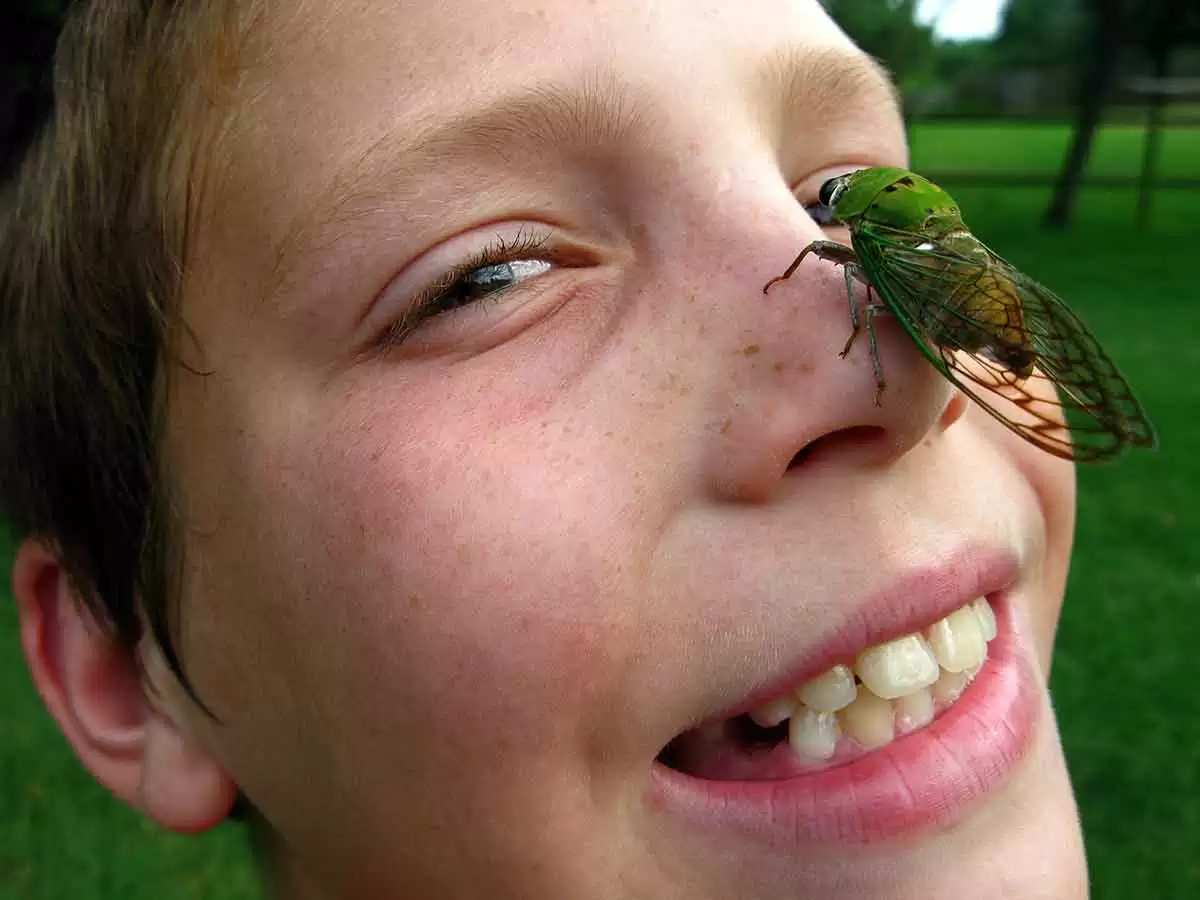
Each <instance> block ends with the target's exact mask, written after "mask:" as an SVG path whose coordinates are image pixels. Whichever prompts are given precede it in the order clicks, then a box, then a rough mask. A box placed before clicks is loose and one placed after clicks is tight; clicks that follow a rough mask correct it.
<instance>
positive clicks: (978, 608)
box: [971, 597, 996, 641]
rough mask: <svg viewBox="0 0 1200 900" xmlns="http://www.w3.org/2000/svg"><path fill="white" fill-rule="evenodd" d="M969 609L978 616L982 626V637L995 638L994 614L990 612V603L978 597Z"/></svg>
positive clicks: (986, 639) (986, 638)
mask: <svg viewBox="0 0 1200 900" xmlns="http://www.w3.org/2000/svg"><path fill="white" fill-rule="evenodd" d="M971 609H973V610H975V615H977V616H979V623H980V624H981V625H982V626H983V639H984V640H985V641H990V640H992V639H993V638H995V637H996V614H995V613H994V612H992V605H991V604H990V603H988V602H987V600H985V599H984V598H983V597H980V598H979V599H978V600H976V601H975V602H974V603H972V604H971Z"/></svg>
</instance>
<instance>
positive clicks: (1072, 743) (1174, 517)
mask: <svg viewBox="0 0 1200 900" xmlns="http://www.w3.org/2000/svg"><path fill="white" fill-rule="evenodd" d="M1065 130H1066V129H1065V127H1059V128H1058V129H1057V131H1056V130H1055V129H1054V128H1052V127H1047V128H1031V127H1030V126H1027V125H1005V124H1003V123H989V124H987V125H984V126H964V125H958V124H953V125H947V124H930V125H918V126H916V128H915V130H914V135H913V144H914V148H915V162H914V165H915V167H916V168H917V169H918V170H921V169H933V168H938V169H942V170H946V171H951V170H953V169H954V168H955V167H960V168H962V169H971V170H976V169H986V168H988V167H995V166H997V165H1003V166H1004V167H1011V166H1013V165H1028V166H1029V167H1031V168H1033V169H1035V170H1040V169H1045V170H1049V171H1052V170H1053V169H1054V167H1055V166H1056V165H1057V164H1058V162H1059V161H1060V160H1061V152H1062V148H1061V143H1062V141H1064V140H1065ZM1198 139H1200V132H1197V131H1195V130H1190V131H1189V130H1180V131H1179V132H1178V133H1176V132H1172V134H1171V135H1170V136H1169V140H1168V142H1167V147H1168V148H1175V149H1169V152H1168V154H1167V158H1168V159H1169V160H1170V162H1169V167H1178V169H1179V171H1180V173H1181V174H1188V175H1193V176H1194V175H1198V174H1200V171H1198V170H1200V152H1198V150H1197V141H1198ZM1128 140H1129V137H1128V135H1127V134H1126V130H1125V129H1116V130H1113V131H1111V132H1105V133H1103V134H1102V135H1101V140H1100V145H1099V146H1100V147H1101V148H1111V150H1107V149H1106V150H1104V151H1103V152H1102V153H1100V155H1099V156H1098V158H1097V161H1096V164H1097V166H1100V167H1110V168H1113V169H1115V170H1122V171H1123V170H1124V168H1127V167H1131V166H1136V160H1137V154H1136V153H1133V154H1130V153H1129V152H1127V151H1126V150H1123V149H1122V147H1123V146H1125V145H1126V143H1127V142H1128ZM1164 165H1165V166H1167V165H1168V164H1167V163H1164ZM944 185H945V186H946V187H947V188H948V189H950V190H951V191H952V192H953V193H954V194H955V196H956V197H957V198H958V199H959V201H960V202H961V204H962V206H963V208H964V210H965V211H966V213H967V217H968V221H969V223H970V224H971V225H972V226H973V227H974V229H975V231H976V232H977V233H979V234H980V235H981V236H982V237H983V238H984V239H985V240H986V241H988V242H989V243H991V244H992V245H993V246H994V247H995V248H996V249H997V250H999V251H1000V252H1001V253H1003V254H1004V255H1006V256H1007V257H1009V258H1010V259H1011V260H1012V261H1013V262H1014V263H1016V264H1017V265H1019V266H1021V267H1022V268H1024V269H1025V270H1026V271H1028V272H1029V273H1030V274H1032V275H1034V276H1035V277H1037V278H1039V279H1041V280H1043V281H1045V282H1046V283H1047V284H1049V285H1051V286H1052V287H1054V288H1055V289H1056V290H1058V291H1059V292H1060V293H1061V294H1063V295H1064V296H1065V297H1067V298H1068V299H1069V300H1070V301H1071V302H1072V304H1073V305H1074V306H1076V308H1077V309H1079V310H1080V311H1081V312H1082V313H1083V314H1084V316H1085V317H1086V318H1087V320H1088V321H1089V322H1090V323H1091V324H1092V325H1093V327H1094V328H1095V330H1096V332H1097V333H1098V335H1099V336H1100V338H1101V340H1102V342H1103V344H1104V345H1105V347H1107V348H1108V349H1109V351H1110V352H1111V354H1112V355H1113V356H1114V357H1115V358H1116V359H1117V360H1118V361H1119V362H1120V364H1121V365H1122V367H1123V368H1124V369H1125V371H1126V373H1127V375H1128V376H1129V377H1130V379H1131V381H1132V382H1133V384H1134V385H1135V387H1136V388H1137V389H1138V390H1139V393H1140V395H1141V396H1142V399H1143V400H1144V402H1145V404H1146V406H1147V407H1148V409H1149V411H1150V413H1151V415H1152V417H1153V418H1154V420H1155V423H1156V424H1157V426H1158V428H1159V432H1160V437H1161V442H1162V449H1161V450H1160V451H1158V452H1155V453H1137V454H1134V455H1131V456H1129V457H1127V458H1125V459H1124V460H1122V461H1121V462H1120V463H1118V464H1116V465H1110V466H1104V467H1098V468H1088V469H1083V470H1081V471H1080V473H1079V482H1080V497H1079V526H1078V538H1077V544H1076V547H1077V549H1076V554H1075V561H1074V565H1073V569H1072V575H1071V580H1070V586H1069V591H1068V600H1067V604H1066V609H1065V614H1064V617H1063V622H1062V627H1061V631H1060V637H1059V650H1058V655H1057V657H1056V663H1055V669H1054V675H1053V690H1054V697H1055V705H1056V708H1057V710H1058V714H1059V717H1060V723H1061V728H1062V732H1063V738H1064V742H1065V745H1066V750H1067V756H1068V758H1069V762H1070V766H1071V771H1072V774H1073V777H1074V781H1075V786H1076V790H1077V792H1078V795H1079V802H1080V806H1081V809H1082V815H1083V822H1084V829H1085V834H1086V839H1087V846H1088V851H1089V858H1090V865H1091V870H1092V879H1093V895H1094V897H1096V898H1097V900H1126V898H1131V897H1169V898H1176V897H1200V858H1198V856H1197V849H1198V848H1200V803H1197V802H1196V801H1197V798H1200V784H1198V783H1197V782H1198V780H1200V750H1198V748H1200V694H1198V693H1197V691H1196V689H1195V685H1196V677H1197V674H1198V671H1197V665H1196V648H1197V647H1200V615H1197V606H1196V600H1197V595H1198V594H1200V547H1198V542H1197V538H1198V536H1200V527H1198V525H1200V513H1198V509H1200V415H1197V413H1198V411H1200V342H1197V340H1196V335H1197V334H1198V333H1200V315H1198V314H1197V307H1196V298H1197V290H1196V274H1195V273H1196V266H1197V248H1198V247H1200V215H1197V213H1196V208H1197V206H1198V205H1200V192H1197V191H1166V190H1163V191H1160V192H1159V193H1158V194H1157V195H1156V197H1155V206H1154V218H1153V223H1152V225H1151V227H1150V229H1149V230H1138V229H1137V228H1136V227H1135V226H1134V224H1133V222H1134V220H1135V205H1136V197H1135V192H1134V191H1132V190H1127V189H1126V190H1099V189H1087V190H1085V191H1084V192H1083V194H1082V196H1081V198H1080V206H1079V211H1078V216H1077V222H1076V225H1075V227H1074V228H1073V229H1071V230H1069V231H1056V232H1046V231H1044V230H1041V229H1040V228H1039V227H1037V225H1036V224H1035V223H1036V222H1037V221H1038V219H1039V216H1040V212H1041V210H1042V209H1043V208H1044V207H1045V203H1046V198H1047V195H1048V192H1047V190H1046V189H1038V188H1028V187H1019V188H1009V187H1004V186H997V187H977V186H976V187H973V186H970V185H965V184H964V185H961V186H960V185H956V184H955V182H954V181H953V179H952V178H947V179H945V180H944ZM7 557H8V554H7V553H5V554H3V558H4V559H5V560H7ZM5 565H7V563H5ZM7 583H8V579H7V577H5V578H4V579H3V581H2V582H0V584H3V585H7ZM0 642H2V644H0V645H2V646H3V647H4V648H5V652H3V653H0V694H2V695H3V696H4V697H5V698H6V709H5V715H4V717H3V719H4V725H3V728H4V732H3V733H4V737H3V740H0V898H3V900H9V898H13V900H15V898H21V900H68V898H69V900H77V898H82V897H87V898H112V900H150V898H161V897H172V898H181V900H187V898H210V897H211V898H215V897H220V898H251V897H256V896H257V892H256V887H255V881H254V878H253V877H252V875H251V872H250V868H249V861H248V852H247V850H246V847H245V845H244V840H243V835H242V832H241V831H240V830H239V829H238V828H237V827H236V826H227V827H224V828H222V829H219V830H217V831H216V832H214V833H211V834H208V835H204V836H201V837H187V838H184V837H177V836H171V835H167V834H163V833H162V832H160V831H158V830H156V829H155V828H153V827H152V826H150V825H148V824H147V823H145V822H144V821H142V820H141V819H140V818H139V817H137V816H136V815H135V814H133V813H132V812H130V811H128V810H127V809H125V808H124V807H123V806H122V805H121V804H120V803H118V802H117V801H115V800H113V799H111V798H110V797H109V796H108V795H107V794H106V793H105V792H104V791H103V790H102V789H100V788H99V787H97V786H96V785H95V784H94V782H92V780H91V779H90V778H89V777H88V776H87V775H85V774H84V773H83V772H82V771H81V770H80V767H79V766H78V764H77V763H76V762H75V760H74V758H73V757H72V756H71V755H70V753H69V752H68V751H67V749H66V747H65V745H64V742H63V740H62V738H61V737H60V736H59V734H58V732H57V731H56V730H55V728H54V727H53V726H52V725H51V724H50V722H49V720H48V718H47V716H46V715H45V713H44V712H43V711H42V709H41V706H40V702H39V701H38V700H37V698H36V697H35V695H34V693H33V691H32V688H31V686H30V684H29V681H28V677H27V675H26V673H25V670H24V667H23V664H22V660H21V657H20V652H19V647H18V642H17V636H16V622H15V614H14V609H13V604H12V603H11V601H10V602H3V603H0Z"/></svg>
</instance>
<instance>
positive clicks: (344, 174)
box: [268, 46, 900, 296]
mask: <svg viewBox="0 0 1200 900" xmlns="http://www.w3.org/2000/svg"><path fill="white" fill-rule="evenodd" d="M756 74H757V76H758V81H759V83H760V84H763V85H765V86H767V87H769V88H771V89H773V90H774V91H775V92H777V93H778V95H779V96H780V98H781V100H782V103H781V104H780V107H781V108H782V109H783V110H784V111H785V113H790V111H792V110H804V111H805V113H806V115H807V116H810V117H812V118H813V119H815V121H817V122H820V121H821V120H822V119H825V118H836V117H839V116H844V115H845V114H846V110H847V109H849V108H851V107H852V106H854V105H855V104H858V103H862V102H869V101H874V102H875V103H879V104H882V105H885V106H886V107H887V108H889V111H890V112H894V113H895V115H896V116H897V117H899V108H900V104H899V99H898V94H897V92H896V89H895V87H894V85H893V83H892V80H891V78H890V77H889V76H888V74H887V73H886V71H885V70H884V69H883V68H882V67H881V66H880V65H879V64H878V63H877V62H875V61H874V60H873V59H871V57H869V56H867V55H865V54H863V53H861V52H858V51H855V50H850V49H848V48H842V47H829V48H822V49H820V50H815V51H814V50H813V48H811V47H800V46H789V47H785V48H783V49H781V50H780V51H778V52H777V53H775V54H773V55H772V56H770V57H768V59H767V60H766V62H765V64H764V65H762V66H761V67H760V71H759V72H757V73H756ZM645 118H646V106H645V104H644V103H643V102H642V97H641V95H639V94H638V93H637V92H636V90H635V89H630V88H629V87H628V86H626V85H623V84H621V83H620V82H618V81H617V79H616V78H615V77H613V76H612V75H611V74H610V75H607V76H605V77H600V76H592V77H588V78H585V79H583V80H582V81H581V82H572V83H569V84H548V85H539V86H537V87H534V88H530V89H526V90H523V91H520V92H517V93H515V94H510V95H508V96H502V97H500V98H499V99H497V100H494V101H492V102H489V103H487V104H485V105H483V106H481V107H479V108H477V109H474V110H470V111H468V112H467V113H466V114H465V115H456V116H454V117H452V118H449V119H446V118H438V117H434V121H433V122H432V123H431V124H424V125H423V124H421V123H418V124H417V125H416V126H413V127H410V128H409V129H407V130H408V131H410V132H412V133H413V134H414V136H413V137H411V138H409V139H407V140H405V139H404V138H403V137H400V138H398V137H397V133H396V132H395V131H389V132H387V133H385V134H384V135H383V136H382V137H380V138H378V139H376V140H375V141H373V142H372V143H371V144H369V145H368V146H366V148H365V149H363V150H362V151H360V152H359V153H358V155H357V156H356V157H355V158H354V159H353V160H352V161H351V162H350V163H348V164H346V165H344V166H343V167H342V168H341V169H340V170H339V171H338V172H337V173H336V174H335V175H334V177H333V178H332V179H331V180H330V181H329V182H328V184H327V185H326V187H325V188H324V189H323V190H321V191H320V192H319V194H318V196H317V197H315V198H314V199H313V202H312V203H311V204H310V205H309V208H308V210H307V211H304V212H301V213H300V214H298V215H297V217H296V218H295V219H294V220H293V222H292V224H291V226H290V227H289V228H288V230H287V232H286V233H285V235H284V237H283V239H282V240H281V241H280V243H279V245H278V248H277V250H276V254H275V266H274V278H273V281H272V286H271V290H270V291H269V292H268V296H273V295H276V294H277V293H278V292H279V291H280V290H281V289H282V288H283V287H284V286H286V285H287V284H288V283H290V282H291V281H292V280H293V278H294V277H295V276H296V273H297V270H298V268H299V265H298V264H299V262H300V260H302V259H304V258H305V257H306V256H307V251H308V250H309V249H311V248H312V247H314V246H323V245H327V244H328V243H329V242H330V238H329V237H328V235H329V234H331V233H336V231H337V226H339V225H345V224H347V223H349V222H352V221H353V220H354V219H356V218H358V217H360V216H362V215H365V214H366V213H369V212H371V211H372V210H374V209H378V208H379V206H380V204H381V203H382V202H383V201H384V200H385V199H386V198H387V197H389V196H391V195H392V193H393V192H394V189H395V186H396V185H399V184H401V183H403V182H404V181H406V180H409V179H412V178H415V177H416V176H418V175H420V174H422V173H425V172H428V171H429V170H431V169H435V168H439V167H446V168H449V167H452V166H453V165H455V164H460V163H464V162H470V161H477V160H479V159H481V158H486V157H488V156H495V157H497V158H499V159H509V158H511V159H513V160H514V162H515V161H516V160H518V159H521V158H526V157H522V156H518V155H517V154H518V151H520V150H522V149H523V150H524V152H525V153H529V152H531V151H532V148H543V147H555V148H557V149H558V150H559V151H560V152H561V151H562V149H563V148H566V147H576V148H578V147H589V146H609V147H612V146H616V145H618V144H619V143H620V142H621V141H622V140H623V138H625V137H626V136H627V135H628V134H630V133H631V132H632V131H633V130H634V129H635V128H636V127H637V126H638V125H639V124H640V123H642V122H643V121H644V119H645ZM532 152H536V151H532Z"/></svg>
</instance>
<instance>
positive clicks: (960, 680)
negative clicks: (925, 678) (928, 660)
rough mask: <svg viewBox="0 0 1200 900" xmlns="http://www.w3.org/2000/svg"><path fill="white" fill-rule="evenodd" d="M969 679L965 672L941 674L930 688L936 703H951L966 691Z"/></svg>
mask: <svg viewBox="0 0 1200 900" xmlns="http://www.w3.org/2000/svg"><path fill="white" fill-rule="evenodd" d="M970 680H971V678H970V676H968V675H967V673H966V672H943V673H942V674H941V676H940V677H939V678H938V680H937V681H935V682H934V683H933V687H932V688H931V690H932V693H933V699H934V700H936V701H937V702H938V703H953V702H954V701H955V700H957V699H958V698H959V695H961V694H962V692H963V691H964V690H965V689H966V687H967V684H968V683H969V682H970Z"/></svg>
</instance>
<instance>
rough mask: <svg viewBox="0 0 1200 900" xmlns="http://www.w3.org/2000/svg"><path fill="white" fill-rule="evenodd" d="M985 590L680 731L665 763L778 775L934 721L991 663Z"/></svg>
mask: <svg viewBox="0 0 1200 900" xmlns="http://www.w3.org/2000/svg"><path fill="white" fill-rule="evenodd" d="M996 633H997V628H996V616H995V613H994V611H993V609H992V607H991V606H990V604H989V602H988V600H987V599H986V598H982V597H981V598H979V599H977V600H974V601H972V602H971V603H968V604H965V605H964V606H962V607H960V608H959V609H956V610H954V611H953V612H951V613H950V614H949V615H947V616H946V617H944V618H943V619H940V620H939V621H937V622H935V623H933V624H931V625H929V626H928V627H926V628H924V629H922V630H921V631H918V632H913V633H911V634H906V635H903V636H901V637H898V638H895V639H892V640H889V641H885V642H883V643H881V644H876V645H874V646H871V647H867V648H865V649H863V650H862V651H860V652H859V653H858V654H857V656H855V657H854V658H853V659H847V660H845V661H844V662H842V663H839V664H837V665H834V666H833V667H832V668H830V669H829V670H827V671H826V672H823V673H822V674H820V675H818V676H817V677H815V678H813V679H811V680H810V681H808V682H806V683H804V684H802V685H800V686H798V687H796V688H794V689H790V690H788V691H786V692H784V693H783V694H781V695H780V696H778V697H775V698H773V699H771V700H769V701H768V702H766V703H764V704H763V705H761V706H760V707H758V708H757V709H754V710H752V711H750V712H749V713H747V714H744V715H739V716H735V717H733V718H729V719H725V720H723V721H716V722H709V723H705V724H702V725H700V726H697V727H695V728H692V729H689V730H688V731H685V732H684V733H682V734H680V735H678V736H677V737H675V738H674V739H673V740H672V741H671V742H670V743H669V744H667V746H666V747H665V748H664V749H663V751H662V752H661V753H660V754H659V757H658V761H659V762H660V763H661V764H663V765H664V766H667V767H668V768H671V769H674V770H676V771H679V772H681V773H683V774H685V775H689V776H692V777H695V778H703V779H709V780H714V781H772V780H780V779H786V778H793V777H796V776H798V775H802V774H806V773H810V772H817V771H821V770H823V769H828V768H833V767H836V766H841V765H845V764H846V763H849V762H853V761H854V760H856V759H858V758H860V757H862V756H864V755H866V754H868V753H871V752H872V751H875V750H878V749H880V748H882V747H886V746H887V745H889V744H891V743H892V742H893V741H894V740H896V739H897V738H899V737H901V736H903V735H906V734H910V733H912V732H915V731H919V730H920V729H922V728H924V727H926V726H928V725H929V724H930V723H931V722H933V721H935V720H936V719H937V718H938V717H939V716H940V715H941V714H942V713H944V712H945V711H946V710H948V709H949V708H950V707H952V706H953V705H954V704H955V702H956V701H957V700H958V699H959V697H960V696H961V695H962V693H963V692H964V691H965V690H966V688H967V686H968V685H969V684H970V683H971V681H972V679H974V678H975V676H976V675H977V674H978V672H979V671H980V669H981V668H982V667H983V666H985V665H986V663H987V652H988V643H989V642H990V641H991V640H993V639H994V638H995V637H996Z"/></svg>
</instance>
